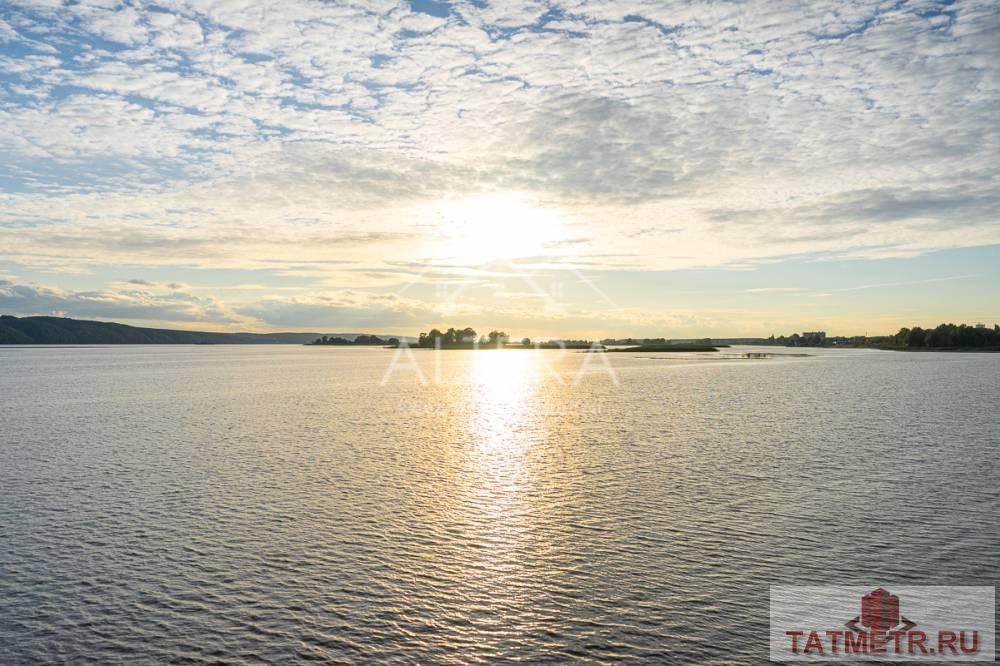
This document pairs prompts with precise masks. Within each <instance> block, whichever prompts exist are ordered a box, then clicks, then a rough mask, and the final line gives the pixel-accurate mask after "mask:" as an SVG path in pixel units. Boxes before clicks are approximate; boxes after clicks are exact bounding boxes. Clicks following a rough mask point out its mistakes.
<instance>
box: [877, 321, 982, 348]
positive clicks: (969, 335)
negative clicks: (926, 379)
mask: <svg viewBox="0 0 1000 666" xmlns="http://www.w3.org/2000/svg"><path fill="white" fill-rule="evenodd" d="M892 341H893V344H895V345H896V346H899V347H908V348H910V349H921V348H924V349H938V348H946V347H966V348H979V347H1000V325H994V326H993V328H986V327H983V328H979V327H977V326H968V325H966V324H959V325H958V326H956V325H955V324H941V325H940V326H938V327H936V328H928V329H924V328H920V327H919V326H914V327H913V328H901V329H899V332H898V333H896V335H894V336H892Z"/></svg>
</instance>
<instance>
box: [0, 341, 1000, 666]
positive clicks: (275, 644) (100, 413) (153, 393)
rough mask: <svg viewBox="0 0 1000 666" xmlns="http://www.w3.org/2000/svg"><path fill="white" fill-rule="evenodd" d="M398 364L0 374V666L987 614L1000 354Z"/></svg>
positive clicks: (593, 653) (267, 354) (662, 648)
mask: <svg viewBox="0 0 1000 666" xmlns="http://www.w3.org/2000/svg"><path fill="white" fill-rule="evenodd" d="M733 351H751V350H750V349H749V348H747V349H734V350H733ZM756 351H787V350H781V349H778V350H775V349H773V348H769V349H763V350H756ZM414 353H415V355H416V356H417V357H418V359H417V361H418V363H419V365H420V367H421V371H422V372H423V375H424V377H425V379H427V380H428V383H427V384H426V385H424V384H421V383H420V382H419V381H418V380H417V373H416V372H414V370H413V369H412V368H411V367H399V368H397V372H395V373H392V374H390V376H389V377H388V381H387V382H386V384H385V385H383V384H382V383H381V380H383V378H385V374H386V368H387V364H388V363H389V361H390V360H391V358H392V356H393V352H392V351H390V350H382V349H349V348H316V347H297V346H288V347H285V346H274V347H271V346H231V347H230V346H215V347H181V346H170V347H166V346H164V347H89V348H3V349H0V425H2V428H0V652H2V654H0V662H3V663H5V664H6V663H28V662H36V661H45V662H51V661H63V660H80V661H92V662H101V663H112V662H120V661H125V662H136V661H139V662H195V663H197V662H215V661H219V660H221V661H227V662H255V661H261V662H283V663H292V662H302V661H306V660H310V659H316V660H322V661H330V662H343V663H348V662H368V663H378V662H394V663H399V662H402V663H448V662H455V663H459V662H461V663H466V662H472V661H484V662H496V661H508V660H515V659H520V660H526V661H530V662H552V663H565V662H567V661H571V660H572V661H593V662H601V661H611V660H619V659H626V660H629V659H630V660H636V659H640V658H647V659H651V660H659V661H669V662H675V663H676V662H698V663H758V662H763V661H765V659H766V648H767V595H768V585H770V584H790V585H794V584H860V585H868V584H872V585H874V584H882V585H891V584H893V583H907V584H933V585H946V584H950V585H961V584H967V585H983V584H985V585H993V584H995V580H994V579H995V578H996V571H997V564H998V560H997V553H998V552H1000V537H998V532H997V528H996V523H997V519H998V516H1000V499H998V488H1000V478H998V472H997V468H996V464H995V458H996V451H997V445H998V442H1000V411H998V410H997V407H996V405H997V404H1000V379H998V378H1000V355H996V354H993V355H990V354H946V353H921V354H905V353H892V352H878V351H869V350H856V351H851V350H814V351H813V352H811V353H813V354H814V355H813V356H810V357H808V358H795V357H777V358H768V359H740V358H715V359H713V358H710V357H706V356H705V355H673V356H670V355H657V354H648V353H647V354H642V355H631V354H610V355H607V356H606V357H604V358H606V359H607V360H608V361H609V362H610V363H611V364H612V366H613V369H614V378H613V377H612V376H611V374H610V373H609V372H608V371H607V368H606V367H605V366H604V365H603V361H601V360H598V359H596V357H595V358H594V359H592V362H591V363H590V364H589V365H588V366H586V367H585V368H584V370H583V371H582V372H580V368H581V364H582V362H583V359H584V358H585V355H582V354H571V353H567V354H562V355H560V354H559V353H558V352H548V351H521V350H517V351H513V350H511V351H503V352H498V351H490V352H485V351H481V352H469V351H453V352H442V353H441V355H440V357H439V359H440V362H439V363H437V364H436V363H435V362H434V356H433V352H429V351H416V352H414ZM651 356H653V357H659V358H649V357H651ZM401 360H406V359H401ZM404 365H405V364H404ZM615 379H617V383H616V381H615ZM436 380H439V381H436Z"/></svg>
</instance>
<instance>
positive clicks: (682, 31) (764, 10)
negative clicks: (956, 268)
mask: <svg viewBox="0 0 1000 666" xmlns="http://www.w3.org/2000/svg"><path fill="white" fill-rule="evenodd" d="M8 4H9V8H8V11H6V13H5V15H4V18H3V20H2V21H0V67H2V71H3V76H2V77H0V125H2V126H3V127H4V130H5V131H4V132H3V133H2V134H0V187H2V191H3V192H5V193H4V194H2V195H0V203H2V207H0V259H2V258H6V259H8V260H13V261H15V262H19V263H23V264H25V265H32V266H37V265H38V264H40V263H46V262H47V263H49V264H51V263H53V261H56V262H59V263H61V264H63V265H64V266H63V267H64V268H67V267H69V268H73V269H81V270H82V269H92V268H94V267H97V266H101V265H107V264H112V263H117V264H121V263H123V262H124V263H128V264H130V265H136V266H151V265H156V266H163V265H170V264H175V265H184V266H197V267H215V268H218V267H226V268H232V269H251V268H253V269H266V270H271V271H288V270H290V269H291V268H293V267H294V266H295V263H294V262H295V261H332V260H339V261H356V262H360V263H362V264H364V266H365V267H367V268H369V269H370V270H369V272H370V273H372V275H373V277H372V278H371V280H372V281H374V282H366V281H365V280H363V279H360V278H358V277H357V275H351V276H348V275H346V274H345V273H344V271H343V270H342V269H343V267H342V266H337V265H334V264H327V265H324V267H323V268H320V269H317V270H315V271H314V273H313V274H312V275H311V276H309V277H312V278H314V279H315V280H316V283H315V284H316V286H321V287H322V288H326V287H328V286H330V285H335V286H336V285H337V284H338V280H340V282H339V284H340V285H341V286H354V285H358V286H359V287H360V286H364V285H365V284H372V283H377V284H380V285H383V286H384V285H385V284H386V282H387V281H388V279H389V278H387V277H386V276H387V275H389V274H387V273H384V272H383V273H382V275H381V277H378V278H376V277H374V275H375V274H378V273H379V271H384V270H385V269H387V267H391V266H392V265H394V264H397V263H399V262H403V261H411V262H414V263H417V264H421V263H430V264H433V260H434V259H435V258H436V257H435V248H434V247H433V239H434V236H435V233H438V234H440V229H439V227H438V226H437V225H438V219H439V218H440V215H441V210H442V202H443V201H448V200H451V199H453V198H455V197H460V196H463V195H466V194H467V195H470V196H473V195H476V194H477V193H481V192H492V191H504V190H509V191H521V192H525V193H527V196H528V197H530V198H531V199H533V200H535V201H537V202H539V205H544V206H546V207H551V208H555V209H558V210H560V211H562V215H563V221H564V226H565V237H564V238H562V239H556V240H557V241H558V240H562V241H564V242H563V243H559V242H554V243H553V244H552V245H551V246H550V247H549V249H550V250H551V255H552V256H549V257H546V260H551V261H557V260H558V261H563V260H565V261H568V260H574V261H576V262H577V264H579V265H588V266H594V267H603V268H608V269H613V270H634V269H672V268H684V267H692V266H720V265H739V264H746V263H747V262H754V261H759V260H761V259H763V258H768V257H777V256H790V255H800V254H803V253H810V252H813V253H815V252H830V253H840V254H851V255H855V256H868V257H875V256H909V255H913V254H917V253H920V252H926V251H928V250H933V249H940V248H947V247H959V246H965V245H986V244H995V243H1000V213H998V203H1000V202H998V200H997V198H996V196H995V192H996V191H997V181H996V173H997V172H998V167H1000V144H998V141H1000V135H998V133H997V132H996V130H995V128H996V126H997V122H998V116H997V114H998V111H997V109H998V108H1000V84H998V76H997V74H998V70H1000V46H998V41H997V40H996V34H997V32H998V30H1000V9H998V7H997V6H996V4H995V3H992V2H989V1H987V0H957V1H956V2H954V3H952V4H947V5H945V4H941V3H936V2H932V1H931V0H915V1H914V2H910V3H906V4H903V5H895V4H886V3H872V2H846V3H845V2H832V0H829V1H823V2H808V3H805V2H803V3H798V4H788V3H784V4H776V3H771V2H764V1H763V0H761V1H758V2H741V3H707V2H690V3H688V2H685V3H663V2H659V1H654V0H638V1H631V2H627V3H625V2H615V1H601V2H590V1H585V0H564V1H561V2H545V3H543V2H536V1H535V0H523V1H518V2H506V3H489V4H486V5H483V3H473V2H466V1H459V2H453V3H450V7H451V11H450V13H449V14H448V15H447V16H431V15H428V14H426V13H419V12H412V11H410V10H409V3H404V2H396V1H394V0H393V1H390V0H378V1H376V2H356V3H321V2H314V1H311V0H280V1H279V0H266V1H263V2H254V3H249V4H248V3H246V2H242V1H237V0H176V1H173V2H168V3H163V4H161V5H157V6H153V5H143V4H137V5H121V4H120V3H117V2H103V1H101V2H98V1H89V2H81V3H76V4H72V5H63V4H61V3H55V2H49V3H47V2H15V3H8ZM165 10H168V11H165ZM663 230H668V231H669V233H667V232H664V231H663ZM574 239H589V240H588V241H587V242H578V243H570V242H569V241H572V240H574ZM560 253H562V254H560ZM556 255H559V256H556ZM300 277H306V276H302V275H300ZM258 279H259V276H254V277H253V278H250V279H248V280H247V281H248V282H253V283H255V282H257V280H258ZM298 305H299V306H301V305H302V304H298ZM275 307H277V306H275Z"/></svg>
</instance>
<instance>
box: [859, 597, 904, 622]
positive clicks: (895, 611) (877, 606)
mask: <svg viewBox="0 0 1000 666" xmlns="http://www.w3.org/2000/svg"><path fill="white" fill-rule="evenodd" d="M861 624H862V625H864V626H866V627H868V628H869V629H871V630H872V631H885V630H886V629H891V628H892V627H895V626H896V625H897V624H899V597H897V596H896V595H895V594H891V593H890V592H889V590H886V589H883V588H881V587H880V588H878V589H876V590H872V591H871V592H869V593H868V594H866V595H865V596H863V597H861Z"/></svg>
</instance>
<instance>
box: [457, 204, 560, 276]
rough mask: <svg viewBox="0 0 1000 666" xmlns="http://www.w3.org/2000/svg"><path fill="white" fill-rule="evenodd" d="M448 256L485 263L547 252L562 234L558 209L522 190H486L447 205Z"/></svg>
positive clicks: (470, 262) (472, 262)
mask: <svg viewBox="0 0 1000 666" xmlns="http://www.w3.org/2000/svg"><path fill="white" fill-rule="evenodd" d="M442 212H443V217H444V219H443V230H444V232H445V234H447V236H448V239H449V240H448V242H447V246H446V247H445V253H446V255H447V256H448V258H449V259H454V260H458V261H461V262H463V263H468V264H484V263H488V262H491V261H497V260H503V259H507V260H510V259H516V258H522V257H536V256H540V255H544V254H546V252H547V251H548V250H549V249H550V244H551V243H552V242H553V241H556V240H558V239H559V238H560V237H561V233H560V232H561V223H560V219H559V213H558V212H557V211H556V210H554V209H551V208H544V207H540V206H536V205H534V204H533V202H532V201H531V199H530V198H529V197H527V196H525V195H523V194H519V193H496V194H483V195H478V196H474V197H469V198H466V199H463V200H461V201H457V202H455V203H449V204H447V205H445V207H444V209H443V211H442Z"/></svg>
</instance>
